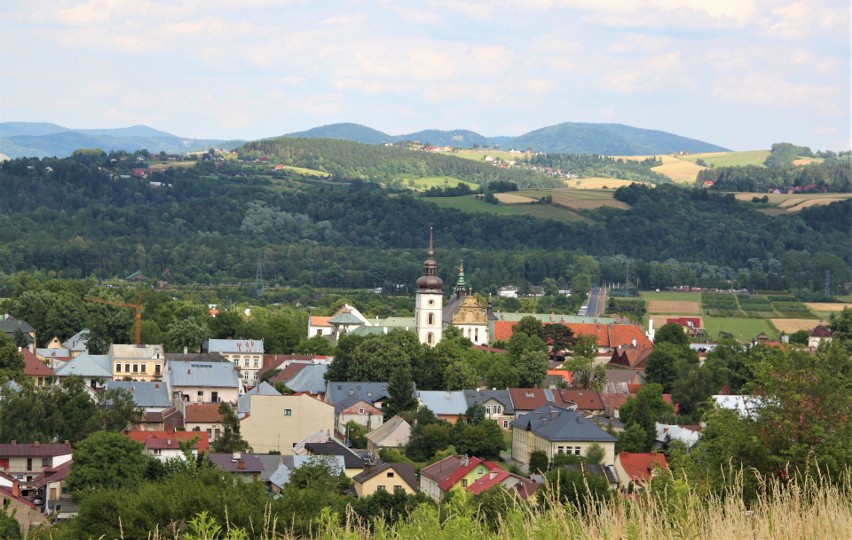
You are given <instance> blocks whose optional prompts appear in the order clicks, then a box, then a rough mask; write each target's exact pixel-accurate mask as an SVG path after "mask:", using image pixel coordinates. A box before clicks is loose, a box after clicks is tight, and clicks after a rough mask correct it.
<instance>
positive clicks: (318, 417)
mask: <svg viewBox="0 0 852 540" xmlns="http://www.w3.org/2000/svg"><path fill="white" fill-rule="evenodd" d="M249 400H250V401H249V407H248V408H249V411H250V412H248V413H245V414H241V415H240V434H241V435H242V437H243V439H245V440H246V442H248V443H249V445H251V447H252V448H253V449H254V451H255V452H258V453H263V454H266V453H269V451H270V450H276V451H278V452H281V454H283V455H287V454H293V447H294V446H295V445H296V444H297V443H298V442H299V441H301V440H302V439H304V438H305V437H307V436H308V435H310V434H312V433H314V432H316V431H317V430H320V429H322V430H326V431H328V432H329V433H330V432H331V431H332V430H333V429H334V407H333V406H332V405H330V404H329V403H325V402H323V401H320V400H318V399H315V398H312V397H310V396H308V395H306V394H294V395H288V396H265V395H256V394H253V395H250V397H249Z"/></svg>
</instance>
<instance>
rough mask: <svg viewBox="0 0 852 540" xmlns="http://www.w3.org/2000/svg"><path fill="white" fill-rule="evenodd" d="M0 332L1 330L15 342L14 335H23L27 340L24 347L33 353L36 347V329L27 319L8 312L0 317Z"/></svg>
mask: <svg viewBox="0 0 852 540" xmlns="http://www.w3.org/2000/svg"><path fill="white" fill-rule="evenodd" d="M0 332H3V333H4V334H6V335H7V336H9V337H10V338H12V340H13V341H15V342H16V343H17V339H16V336H23V339H24V340H25V341H26V342H27V345H26V348H27V349H29V350H30V352H32V353H34V352H35V349H36V331H35V328H33V327H32V326H30V324H29V323H28V322H27V321H24V320H20V319H16V318H14V317H12V316H11V315H9V314H8V313H6V314H4V315H3V316H2V317H0Z"/></svg>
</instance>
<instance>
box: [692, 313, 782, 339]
mask: <svg viewBox="0 0 852 540" xmlns="http://www.w3.org/2000/svg"><path fill="white" fill-rule="evenodd" d="M704 328H705V329H706V330H707V332H708V333H709V334H710V336H711V337H712V338H714V339H717V338H718V337H719V332H727V333H729V334H731V335H733V336H734V338H735V339H737V340H738V341H741V342H750V341H752V340H753V339H754V338H756V337H757V335H758V334H759V333H761V332H765V333H766V335H768V336H770V338H773V339H775V338H777V337H778V332H777V331H775V329H774V328H773V327H772V326H770V324H769V321H768V320H767V319H743V318H739V317H704Z"/></svg>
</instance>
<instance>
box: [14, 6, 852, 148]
mask: <svg viewBox="0 0 852 540" xmlns="http://www.w3.org/2000/svg"><path fill="white" fill-rule="evenodd" d="M850 100H852V97H850V7H849V3H848V0H609V1H605V0H525V1H515V0H487V1H478V0H476V1H474V0H419V1H417V2H412V1H393V0H385V1H357V0H356V1H348V2H339V1H333V0H332V1H326V0H322V1H304V2H303V1H286V0H241V1H223V0H186V1H179V0H171V1H155V0H76V1H75V0H68V1H62V0H59V1H39V2H33V1H31V0H3V2H2V3H0V121H42V122H54V123H57V124H61V125H64V126H66V127H72V128H108V127H125V126H130V125H135V124H145V125H149V126H151V127H154V128H157V129H162V130H165V131H169V132H171V133H174V134H176V135H181V136H186V137H209V138H243V139H254V138H261V137H270V136H275V135H281V134H284V133H288V132H293V131H299V130H303V129H308V128H311V127H315V126H319V125H324V124H330V123H335V122H357V123H361V124H365V125H368V126H370V127H373V128H375V129H379V130H381V131H384V132H386V133H390V134H401V133H409V132H412V131H418V130H421V129H456V128H459V129H472V130H474V131H477V132H479V133H481V134H483V135H486V136H495V135H520V134H522V133H525V132H526V131H529V130H532V129H536V128H540V127H544V126H548V125H553V124H557V123H561V122H616V123H622V124H628V125H632V126H636V127H642V128H649V129H660V130H664V131H670V132H673V133H677V134H679V135H684V136H688V137H694V138H697V139H702V140H705V141H708V142H712V143H715V144H720V145H722V146H727V147H730V148H733V149H737V150H749V149H757V148H768V147H769V145H770V144H772V143H773V142H781V141H784V142H792V143H796V144H802V145H808V146H811V147H812V148H814V149H834V150H842V149H849V148H850V146H852V143H850Z"/></svg>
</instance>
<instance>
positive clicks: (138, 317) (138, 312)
mask: <svg viewBox="0 0 852 540" xmlns="http://www.w3.org/2000/svg"><path fill="white" fill-rule="evenodd" d="M84 300H86V301H87V302H96V303H98V304H106V305H108V306H118V307H126V308H133V310H134V312H135V315H134V318H135V325H136V345H142V310H143V309H144V308H145V306H143V305H142V304H139V303H138V302H139V300H136V302H137V303H136V304H128V303H126V302H115V301H113V300H104V299H103V298H94V297H92V296H87V297H86V298H84Z"/></svg>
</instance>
